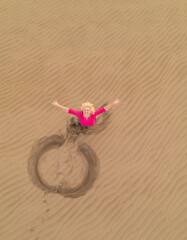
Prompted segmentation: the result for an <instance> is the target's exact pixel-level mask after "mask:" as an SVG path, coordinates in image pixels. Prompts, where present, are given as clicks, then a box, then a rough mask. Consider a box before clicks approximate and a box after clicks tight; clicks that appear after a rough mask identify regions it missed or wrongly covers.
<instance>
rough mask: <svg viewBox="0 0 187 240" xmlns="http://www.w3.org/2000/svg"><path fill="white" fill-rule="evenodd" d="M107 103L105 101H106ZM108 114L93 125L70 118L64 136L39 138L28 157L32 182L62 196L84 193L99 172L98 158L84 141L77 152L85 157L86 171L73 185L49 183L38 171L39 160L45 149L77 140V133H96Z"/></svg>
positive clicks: (103, 126) (104, 125)
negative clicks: (83, 123)
mask: <svg viewBox="0 0 187 240" xmlns="http://www.w3.org/2000/svg"><path fill="white" fill-rule="evenodd" d="M106 104H107V103H106ZM109 116H110V114H109V113H107V112H104V113H103V114H102V117H103V120H102V121H101V123H99V124H96V125H95V126H82V125H81V124H80V123H79V122H77V121H76V119H75V118H71V123H70V124H69V123H68V126H67V129H66V131H67V134H66V137H64V136H63V135H56V134H55V135H52V136H49V137H43V138H41V139H39V140H38V141H37V142H36V143H35V144H34V145H33V147H32V149H31V153H30V156H29V159H28V172H29V175H30V176H31V180H32V182H33V183H34V184H35V185H37V186H38V187H40V188H41V189H42V190H44V191H45V192H52V193H59V194H60V195H62V196H64V197H70V198H76V197H79V196H82V195H84V194H85V193H86V192H87V191H88V190H89V189H90V188H91V187H92V186H93V183H94V181H95V180H96V178H97V176H98V172H99V159H98V158H97V155H96V153H95V152H94V150H93V149H92V148H91V147H90V146H89V145H88V144H86V143H81V144H79V145H78V148H77V152H78V153H80V154H81V156H82V157H83V158H85V159H86V161H87V164H86V172H85V176H84V177H83V180H82V181H81V183H79V184H78V185H76V186H75V187H68V186H64V185H60V184H59V185H50V184H49V183H48V182H47V181H46V180H44V179H43V178H42V176H41V174H40V171H39V161H40V159H41V157H42V155H43V154H44V153H46V152H47V151H49V150H51V149H54V148H59V147H62V146H63V145H64V143H65V142H66V141H69V142H70V141H73V142H75V141H76V140H77V137H78V136H79V134H90V133H93V132H94V133H97V132H98V131H99V132H100V131H102V130H103V129H105V128H106V125H107V124H106V123H107V122H108V119H109Z"/></svg>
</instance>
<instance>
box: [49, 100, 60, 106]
mask: <svg viewBox="0 0 187 240" xmlns="http://www.w3.org/2000/svg"><path fill="white" fill-rule="evenodd" d="M51 104H53V105H54V106H59V104H58V103H57V100H56V101H52V102H51Z"/></svg>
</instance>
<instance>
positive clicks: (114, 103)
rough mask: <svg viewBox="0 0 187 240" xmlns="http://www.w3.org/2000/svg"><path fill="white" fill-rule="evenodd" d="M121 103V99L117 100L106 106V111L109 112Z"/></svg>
mask: <svg viewBox="0 0 187 240" xmlns="http://www.w3.org/2000/svg"><path fill="white" fill-rule="evenodd" d="M119 103H120V99H119V98H117V99H116V100H115V101H114V102H113V103H111V104H109V105H107V106H105V107H104V109H105V110H106V111H107V110H109V109H110V108H111V107H112V106H114V105H117V104H119Z"/></svg>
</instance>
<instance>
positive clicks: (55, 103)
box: [51, 101, 69, 113]
mask: <svg viewBox="0 0 187 240" xmlns="http://www.w3.org/2000/svg"><path fill="white" fill-rule="evenodd" d="M51 103H52V104H53V105H54V106H55V107H58V108H61V109H63V110H64V111H65V112H67V113H68V111H69V108H67V107H64V106H61V105H60V104H58V103H57V101H53V102H51Z"/></svg>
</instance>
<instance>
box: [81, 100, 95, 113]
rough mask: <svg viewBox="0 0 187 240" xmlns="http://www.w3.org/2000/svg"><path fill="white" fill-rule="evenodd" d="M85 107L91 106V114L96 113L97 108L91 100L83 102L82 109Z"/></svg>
mask: <svg viewBox="0 0 187 240" xmlns="http://www.w3.org/2000/svg"><path fill="white" fill-rule="evenodd" d="M84 107H90V110H91V114H94V113H95V108H94V106H93V104H91V103H90V102H85V103H83V104H82V106H81V109H82V110H83V108H84Z"/></svg>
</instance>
